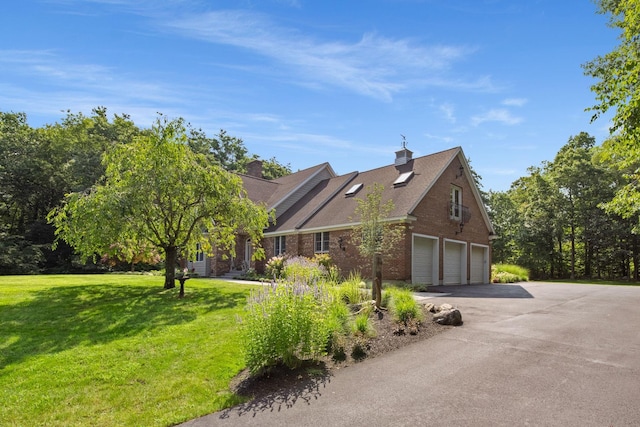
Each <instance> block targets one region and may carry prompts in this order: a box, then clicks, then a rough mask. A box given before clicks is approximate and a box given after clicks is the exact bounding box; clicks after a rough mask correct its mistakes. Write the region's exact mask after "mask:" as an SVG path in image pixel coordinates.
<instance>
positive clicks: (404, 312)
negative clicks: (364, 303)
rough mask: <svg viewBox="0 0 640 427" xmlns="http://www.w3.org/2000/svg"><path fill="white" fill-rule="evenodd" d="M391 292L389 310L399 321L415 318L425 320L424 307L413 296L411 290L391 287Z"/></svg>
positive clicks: (406, 321) (405, 321)
mask: <svg viewBox="0 0 640 427" xmlns="http://www.w3.org/2000/svg"><path fill="white" fill-rule="evenodd" d="M389 294H390V301H389V310H390V311H391V313H392V314H393V317H394V318H395V319H396V320H397V321H398V322H403V323H408V322H411V321H414V320H415V321H418V322H421V321H422V320H424V314H423V312H422V309H421V308H420V305H419V304H418V302H417V301H416V300H415V298H413V293H412V292H411V291H410V290H408V289H400V288H391V289H389Z"/></svg>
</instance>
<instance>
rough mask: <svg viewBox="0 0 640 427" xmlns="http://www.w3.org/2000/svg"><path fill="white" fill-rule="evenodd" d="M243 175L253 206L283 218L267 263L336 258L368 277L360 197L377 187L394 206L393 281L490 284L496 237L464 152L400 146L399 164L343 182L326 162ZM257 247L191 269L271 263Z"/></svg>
mask: <svg viewBox="0 0 640 427" xmlns="http://www.w3.org/2000/svg"><path fill="white" fill-rule="evenodd" d="M249 166H250V167H249V170H248V173H247V174H246V175H241V178H242V181H243V184H244V187H245V189H246V191H247V194H248V196H249V198H250V199H251V200H253V201H254V202H262V203H265V204H266V206H267V207H268V208H269V209H273V210H274V211H275V216H276V221H275V224H272V225H271V226H270V227H269V228H268V229H266V230H265V233H264V240H263V242H262V246H263V247H264V249H265V252H266V256H267V260H268V259H269V258H270V257H272V256H274V255H280V254H288V255H302V256H307V257H313V256H314V254H317V253H328V254H329V255H330V256H331V258H332V260H333V262H334V263H335V264H336V266H337V267H338V268H339V269H340V271H341V273H342V274H343V275H347V274H348V273H349V272H350V271H354V270H355V271H358V272H360V273H361V275H362V276H363V277H369V276H370V270H371V267H370V262H369V260H365V259H363V258H362V257H361V256H360V255H359V253H358V250H357V248H356V247H355V246H354V245H353V244H351V230H352V228H353V226H354V224H355V222H356V221H357V219H358V218H354V216H355V215H354V210H355V208H356V206H357V201H356V198H364V196H365V195H366V191H367V189H368V188H369V187H371V186H373V184H376V183H377V184H380V185H382V186H383V187H384V191H383V194H382V201H383V203H384V202H386V201H387V200H393V202H394V206H395V209H394V211H393V212H392V213H391V215H390V217H389V221H391V222H393V223H394V224H395V226H397V227H401V228H402V236H403V237H402V239H401V241H400V243H399V244H398V245H397V246H396V248H395V250H394V253H393V254H392V255H391V256H390V257H387V258H386V259H385V260H384V262H383V278H384V279H385V280H402V281H407V282H412V283H416V284H445V285H448V284H467V283H488V282H489V274H490V265H491V239H492V238H493V237H494V234H495V233H494V230H493V227H492V225H491V222H490V220H489V216H488V214H487V211H486V209H485V207H484V204H483V203H482V201H481V197H480V192H479V190H478V188H477V186H476V184H475V182H474V180H473V177H472V175H471V173H470V169H469V165H468V163H467V160H466V158H465V156H464V153H463V151H462V149H461V148H460V147H456V148H452V149H449V150H445V151H441V152H439V153H435V154H430V155H427V156H423V157H417V158H413V153H412V152H411V151H410V150H408V149H406V148H402V149H401V150H400V151H397V152H396V158H395V161H394V163H393V164H390V165H388V166H384V167H380V168H377V169H372V170H369V171H366V172H351V173H348V174H345V175H336V173H335V172H334V171H333V169H332V168H331V166H330V165H329V164H328V163H322V164H319V165H317V166H313V167H311V168H308V169H305V170H302V171H299V172H296V173H293V174H291V175H288V176H285V177H281V178H278V179H275V180H272V181H268V180H265V179H262V165H261V163H260V161H255V162H253V163H252V164H250V165H249ZM251 243H252V242H251V241H249V240H247V239H246V237H243V236H239V237H238V241H237V245H236V246H237V247H236V253H235V254H234V255H235V256H234V257H231V258H229V259H224V258H223V257H221V256H220V255H217V256H216V257H214V258H206V259H205V258H204V257H202V256H200V258H198V260H197V261H196V262H195V263H194V264H193V268H195V269H196V271H198V272H199V273H200V274H203V275H213V276H218V275H221V274H223V273H225V272H228V271H229V270H232V269H240V268H247V267H248V266H251V267H253V268H256V270H258V271H261V270H262V269H263V268H264V264H265V262H264V261H259V262H257V263H256V262H255V261H251V255H252V244H251Z"/></svg>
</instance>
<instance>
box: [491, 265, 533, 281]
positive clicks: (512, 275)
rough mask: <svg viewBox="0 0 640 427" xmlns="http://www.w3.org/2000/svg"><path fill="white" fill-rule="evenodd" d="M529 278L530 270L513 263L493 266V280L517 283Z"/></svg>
mask: <svg viewBox="0 0 640 427" xmlns="http://www.w3.org/2000/svg"><path fill="white" fill-rule="evenodd" d="M527 280H529V270H527V269H526V268H524V267H520V266H518V265H513V264H494V265H492V266H491V282H493V283H515V282H526V281H527Z"/></svg>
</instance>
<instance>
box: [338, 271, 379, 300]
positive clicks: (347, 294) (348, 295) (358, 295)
mask: <svg viewBox="0 0 640 427" xmlns="http://www.w3.org/2000/svg"><path fill="white" fill-rule="evenodd" d="M337 293H338V295H339V298H340V300H341V301H343V302H344V303H345V304H360V303H362V302H365V301H368V300H370V299H371V291H369V290H368V289H367V285H366V284H365V283H364V282H363V281H362V278H361V277H360V275H359V274H358V273H353V272H352V273H349V277H348V278H347V280H345V281H344V282H342V283H341V284H340V286H338V287H337Z"/></svg>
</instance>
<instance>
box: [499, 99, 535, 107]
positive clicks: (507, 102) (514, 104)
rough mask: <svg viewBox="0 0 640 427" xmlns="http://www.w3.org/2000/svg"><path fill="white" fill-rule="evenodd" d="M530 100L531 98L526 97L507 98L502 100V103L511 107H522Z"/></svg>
mask: <svg viewBox="0 0 640 427" xmlns="http://www.w3.org/2000/svg"><path fill="white" fill-rule="evenodd" d="M528 101H529V100H528V99H526V98H507V99H505V100H504V101H502V105H507V106H509V107H522V106H523V105H525V104H526V103H527V102H528Z"/></svg>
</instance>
